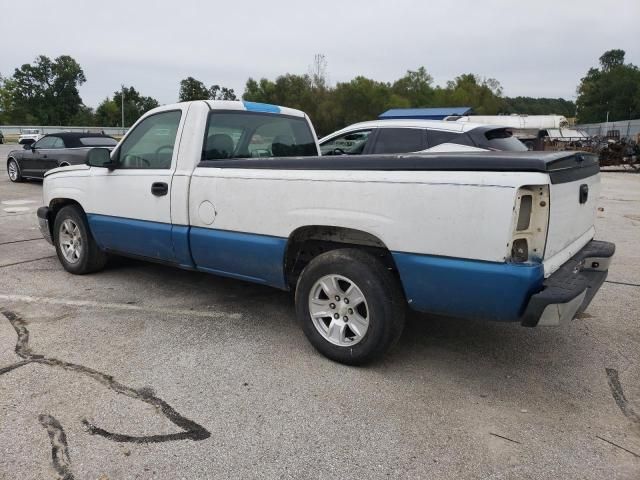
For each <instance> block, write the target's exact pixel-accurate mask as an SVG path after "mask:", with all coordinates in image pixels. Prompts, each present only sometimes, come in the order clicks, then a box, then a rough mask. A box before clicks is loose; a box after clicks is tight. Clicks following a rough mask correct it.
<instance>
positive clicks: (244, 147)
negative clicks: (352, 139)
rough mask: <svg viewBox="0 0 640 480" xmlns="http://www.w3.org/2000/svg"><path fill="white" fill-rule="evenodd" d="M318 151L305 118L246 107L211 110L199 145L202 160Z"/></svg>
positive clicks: (298, 155)
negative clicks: (203, 136) (234, 109)
mask: <svg viewBox="0 0 640 480" xmlns="http://www.w3.org/2000/svg"><path fill="white" fill-rule="evenodd" d="M317 154H318V152H317V149H316V143H315V140H314V137H313V134H312V133H311V129H310V128H309V124H308V122H307V120H306V119H305V118H303V117H295V116H290V115H284V114H270V113H262V112H246V111H224V110H218V111H216V110H214V111H212V112H211V113H210V114H209V118H208V126H207V129H206V132H205V138H204V142H203V147H202V159H203V160H223V159H230V158H270V157H304V156H315V155H317Z"/></svg>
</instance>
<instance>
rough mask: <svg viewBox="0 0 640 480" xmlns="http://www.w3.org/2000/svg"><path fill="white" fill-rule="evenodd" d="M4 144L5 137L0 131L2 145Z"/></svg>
mask: <svg viewBox="0 0 640 480" xmlns="http://www.w3.org/2000/svg"><path fill="white" fill-rule="evenodd" d="M2 143H4V135H3V133H2V130H0V144H2Z"/></svg>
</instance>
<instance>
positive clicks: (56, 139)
mask: <svg viewBox="0 0 640 480" xmlns="http://www.w3.org/2000/svg"><path fill="white" fill-rule="evenodd" d="M53 138H54V141H53V145H51V147H50V148H64V141H63V140H62V139H61V138H60V137H53Z"/></svg>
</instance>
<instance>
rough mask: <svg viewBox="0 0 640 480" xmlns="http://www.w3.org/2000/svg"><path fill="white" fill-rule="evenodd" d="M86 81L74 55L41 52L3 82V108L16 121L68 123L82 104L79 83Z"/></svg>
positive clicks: (47, 123)
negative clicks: (41, 53)
mask: <svg viewBox="0 0 640 480" xmlns="http://www.w3.org/2000/svg"><path fill="white" fill-rule="evenodd" d="M85 81H86V78H85V75H84V72H83V71H82V68H81V67H80V65H79V64H78V63H77V62H76V61H75V60H74V59H73V58H72V57H70V56H68V55H62V56H60V57H57V58H56V59H55V60H51V59H50V58H49V57H46V56H44V55H40V56H39V57H37V58H36V60H35V61H34V62H33V63H32V64H28V63H25V64H24V65H22V66H21V67H20V68H16V69H15V71H14V73H13V75H12V76H11V77H10V78H8V79H6V80H5V81H4V82H3V88H4V90H5V93H4V94H3V109H6V111H5V114H6V115H7V116H9V117H10V118H11V121H12V122H14V123H39V124H45V125H65V124H68V123H69V122H70V120H71V119H72V118H73V116H74V115H76V114H77V113H78V112H79V111H80V109H81V107H82V99H81V98H80V93H79V92H78V87H79V86H80V85H82V84H83V83H84V82H85Z"/></svg>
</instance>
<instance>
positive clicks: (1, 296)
mask: <svg viewBox="0 0 640 480" xmlns="http://www.w3.org/2000/svg"><path fill="white" fill-rule="evenodd" d="M0 268H2V266H0ZM0 300H6V301H9V302H26V303H37V304H43V303H46V304H51V305H64V306H72V307H91V308H106V309H114V310H134V311H141V312H147V313H148V312H151V313H160V314H170V315H185V316H193V317H204V318H230V319H232V320H237V319H241V318H242V314H241V313H233V312H220V311H210V310H191V309H186V308H183V309H180V308H177V309H176V308H171V307H153V306H151V305H131V304H128V303H109V302H94V301H91V300H73V299H65V298H52V297H35V296H33V295H14V294H7V293H0Z"/></svg>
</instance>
